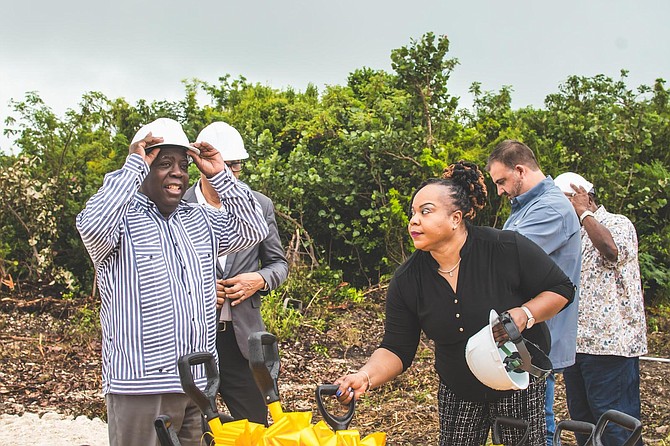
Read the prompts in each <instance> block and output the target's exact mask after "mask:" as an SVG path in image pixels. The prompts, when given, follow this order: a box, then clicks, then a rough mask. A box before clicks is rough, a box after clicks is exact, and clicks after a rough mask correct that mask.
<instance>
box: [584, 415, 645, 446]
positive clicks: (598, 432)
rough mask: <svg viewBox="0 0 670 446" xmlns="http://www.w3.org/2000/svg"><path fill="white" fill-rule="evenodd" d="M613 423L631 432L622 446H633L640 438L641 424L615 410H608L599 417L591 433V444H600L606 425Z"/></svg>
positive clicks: (635, 419)
mask: <svg viewBox="0 0 670 446" xmlns="http://www.w3.org/2000/svg"><path fill="white" fill-rule="evenodd" d="M610 422H611V423H615V424H618V425H619V426H621V427H623V428H624V429H627V430H629V431H631V434H630V437H628V440H626V441H625V442H624V444H623V445H622V446H633V445H634V444H635V443H637V441H638V440H639V439H640V437H641V436H642V423H640V420H638V419H637V418H635V417H632V416H630V415H628V414H625V413H623V412H619V411H618V410H615V409H610V410H608V411H607V412H605V413H604V414H602V415H601V416H600V418H599V419H598V422H597V423H596V428H595V431H594V432H593V444H594V445H601V444H602V435H603V431H604V430H605V427H606V426H607V424H608V423H610Z"/></svg>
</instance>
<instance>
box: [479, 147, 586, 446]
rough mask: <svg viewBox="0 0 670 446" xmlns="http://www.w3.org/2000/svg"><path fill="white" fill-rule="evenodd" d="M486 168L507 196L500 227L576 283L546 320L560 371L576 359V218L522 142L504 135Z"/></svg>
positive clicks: (549, 407) (549, 410)
mask: <svg viewBox="0 0 670 446" xmlns="http://www.w3.org/2000/svg"><path fill="white" fill-rule="evenodd" d="M486 170H487V171H488V172H489V174H490V175H491V179H492V180H493V182H494V183H495V185H496V189H497V192H498V195H504V196H505V197H506V198H508V199H509V200H510V203H511V205H512V212H511V214H510V216H509V218H508V219H507V221H506V222H505V224H504V225H503V229H508V230H511V231H517V232H519V233H521V234H523V235H524V236H526V237H528V238H529V239H531V240H532V241H534V242H535V243H537V244H538V245H539V246H540V247H541V248H542V249H544V251H545V252H546V253H547V254H549V257H551V258H552V259H553V260H554V262H556V264H557V265H558V266H559V267H560V268H561V269H562V270H563V272H564V273H565V274H566V275H567V276H568V277H569V278H570V280H571V281H572V283H573V284H575V287H576V293H575V299H574V301H573V303H572V305H570V306H569V307H567V308H566V309H565V310H564V311H562V312H560V313H559V314H558V315H556V316H554V317H553V318H552V319H550V320H549V321H547V326H548V327H549V330H550V332H551V352H550V353H549V358H550V359H551V362H552V365H553V368H554V371H556V372H560V371H562V370H563V369H564V368H566V367H569V366H571V365H572V364H574V363H575V355H576V348H577V317H578V313H579V311H578V310H579V277H580V273H581V263H582V254H581V236H580V226H579V220H578V219H577V217H576V215H575V212H574V210H573V208H572V205H571V204H570V201H569V200H568V199H567V198H566V197H565V195H564V194H563V192H561V190H560V189H559V188H558V187H556V185H555V184H554V181H553V180H552V178H551V177H550V176H545V175H544V174H543V173H542V171H541V170H540V166H539V164H538V162H537V159H536V158H535V154H534V153H533V151H532V150H531V149H530V148H529V147H528V146H526V145H525V144H524V143H522V142H520V141H516V140H505V141H503V142H501V143H500V144H498V145H497V146H496V148H495V149H494V150H493V152H492V153H491V155H490V156H489V159H488V162H487V164H486ZM554 385H555V379H554V376H553V375H550V377H549V378H547V400H546V418H547V445H548V446H552V444H553V435H554V431H555V421H554V411H553V406H554Z"/></svg>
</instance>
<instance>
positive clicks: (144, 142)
mask: <svg viewBox="0 0 670 446" xmlns="http://www.w3.org/2000/svg"><path fill="white" fill-rule="evenodd" d="M162 142H163V138H162V137H160V136H153V135H152V134H151V132H149V133H147V136H145V137H144V138H142V139H140V140H139V141H137V142H134V143H132V144H131V145H130V147H128V155H132V154H133V153H137V154H138V155H139V156H141V157H142V159H143V160H144V162H146V163H147V164H148V165H149V166H151V163H153V162H154V160H155V159H156V157H157V156H158V154H159V153H160V150H149V153H147V152H146V148H147V147H151V146H154V145H156V144H160V143H162Z"/></svg>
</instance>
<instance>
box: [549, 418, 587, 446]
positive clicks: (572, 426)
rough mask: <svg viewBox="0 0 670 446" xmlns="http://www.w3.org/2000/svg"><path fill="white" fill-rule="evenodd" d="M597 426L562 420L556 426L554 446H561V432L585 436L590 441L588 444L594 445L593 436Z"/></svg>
mask: <svg viewBox="0 0 670 446" xmlns="http://www.w3.org/2000/svg"><path fill="white" fill-rule="evenodd" d="M595 428H596V427H595V426H594V425H593V424H591V423H588V422H586V421H577V420H561V421H559V422H558V423H557V424H556V431H555V432H554V446H561V432H563V431H568V432H574V433H575V434H583V435H585V436H586V437H587V438H588V439H589V440H588V441H587V442H586V444H588V445H592V444H593V443H592V442H591V440H592V435H593V431H594V430H595Z"/></svg>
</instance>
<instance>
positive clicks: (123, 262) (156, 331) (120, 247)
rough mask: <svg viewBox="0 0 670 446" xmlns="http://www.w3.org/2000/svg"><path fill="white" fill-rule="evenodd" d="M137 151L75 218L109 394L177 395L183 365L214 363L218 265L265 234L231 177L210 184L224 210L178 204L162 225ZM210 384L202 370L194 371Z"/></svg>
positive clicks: (251, 201)
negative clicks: (92, 277)
mask: <svg viewBox="0 0 670 446" xmlns="http://www.w3.org/2000/svg"><path fill="white" fill-rule="evenodd" d="M148 173H149V166H148V165H147V164H146V162H145V161H144V160H143V159H142V158H141V157H140V156H139V155H137V154H131V155H129V156H128V158H127V159H126V163H125V165H124V166H123V167H122V168H121V169H120V170H117V171H115V172H111V173H109V174H107V175H106V176H105V180H104V182H103V185H102V187H101V188H100V190H99V191H98V192H97V193H96V194H95V195H94V196H93V197H91V199H90V200H89V201H88V202H87V203H86V207H85V208H84V210H83V211H82V212H81V213H80V214H79V215H78V216H77V229H78V230H79V233H80V234H81V238H82V240H83V242H84V245H85V246H86V249H87V250H88V252H89V254H90V256H91V259H92V260H93V264H94V266H95V270H96V274H97V279H98V284H99V289H100V295H101V298H102V304H101V310H100V321H101V325H102V336H103V339H102V356H103V358H102V385H103V393H105V394H107V393H114V394H156V393H175V392H176V393H181V392H183V391H182V387H181V384H180V380H179V374H178V371H177V360H178V359H179V358H180V357H181V356H182V355H185V354H187V353H192V352H202V351H207V352H211V353H212V354H213V355H215V357H216V287H215V277H216V263H215V262H216V258H217V256H219V255H222V254H225V253H231V252H235V251H239V250H241V249H244V248H247V247H249V246H253V245H254V244H256V243H258V242H260V241H261V240H263V239H264V238H265V237H266V235H267V233H268V228H267V224H266V223H265V220H264V219H263V216H262V212H261V210H260V206H259V205H258V202H257V201H256V199H255V198H254V196H253V194H252V193H251V191H250V190H249V188H248V187H247V186H245V185H244V184H243V183H242V182H238V181H237V180H236V179H235V178H234V177H233V175H232V174H231V173H230V172H229V171H228V170H225V171H223V172H221V173H219V174H217V175H215V176H214V177H212V178H211V179H210V182H211V183H212V185H213V186H214V189H216V191H217V192H218V193H219V196H220V198H221V202H222V204H223V206H222V208H221V210H220V211H219V210H215V209H212V208H208V207H205V206H201V205H197V204H188V203H186V202H182V203H180V204H179V205H178V207H177V209H176V210H175V211H174V212H173V213H172V214H171V215H170V216H169V218H167V219H166V218H165V217H163V216H162V215H161V213H160V212H159V210H158V208H157V206H156V205H155V204H154V203H153V202H152V201H151V200H149V199H148V197H146V196H145V195H144V194H142V193H140V192H139V191H138V189H139V187H140V185H141V184H142V181H143V180H144V178H145V177H146V176H147V174H148ZM193 376H194V380H195V382H196V384H197V385H198V386H199V387H200V388H203V387H204V384H205V377H204V368H203V367H197V368H194V370H193Z"/></svg>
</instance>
